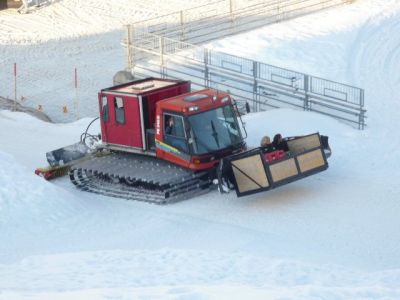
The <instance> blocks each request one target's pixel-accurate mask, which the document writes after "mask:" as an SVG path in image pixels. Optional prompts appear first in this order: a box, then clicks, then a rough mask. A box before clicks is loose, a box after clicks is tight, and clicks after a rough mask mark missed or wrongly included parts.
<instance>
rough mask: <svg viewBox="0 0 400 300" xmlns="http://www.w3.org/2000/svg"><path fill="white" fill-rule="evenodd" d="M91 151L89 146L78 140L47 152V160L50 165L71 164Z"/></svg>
mask: <svg viewBox="0 0 400 300" xmlns="http://www.w3.org/2000/svg"><path fill="white" fill-rule="evenodd" d="M88 153H89V147H88V146H86V144H85V143H83V142H78V143H75V144H73V145H69V146H66V147H63V148H60V149H57V150H54V151H50V152H47V153H46V158H47V161H48V162H49V164H50V166H52V167H57V166H63V165H66V164H70V163H71V162H73V161H75V160H78V159H81V158H82V157H84V156H86V155H87V154H88Z"/></svg>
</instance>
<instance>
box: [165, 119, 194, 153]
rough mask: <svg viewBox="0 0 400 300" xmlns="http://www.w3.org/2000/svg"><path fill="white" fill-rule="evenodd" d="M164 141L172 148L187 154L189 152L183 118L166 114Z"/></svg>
mask: <svg viewBox="0 0 400 300" xmlns="http://www.w3.org/2000/svg"><path fill="white" fill-rule="evenodd" d="M164 139H165V142H166V143H167V144H169V145H171V146H172V147H175V148H176V149H178V150H181V151H183V152H186V153H188V152H189V147H188V144H187V141H186V135H185V127H184V124H183V118H182V117H181V116H176V115H171V114H164Z"/></svg>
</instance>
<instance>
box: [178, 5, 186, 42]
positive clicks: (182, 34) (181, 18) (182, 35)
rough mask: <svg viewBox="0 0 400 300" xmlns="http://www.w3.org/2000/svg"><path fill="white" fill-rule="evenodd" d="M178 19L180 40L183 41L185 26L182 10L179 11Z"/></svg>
mask: <svg viewBox="0 0 400 300" xmlns="http://www.w3.org/2000/svg"><path fill="white" fill-rule="evenodd" d="M179 21H180V23H181V41H182V42H183V41H185V27H184V26H183V23H184V19H183V10H181V11H180V12H179Z"/></svg>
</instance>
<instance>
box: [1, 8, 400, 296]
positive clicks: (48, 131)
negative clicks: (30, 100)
mask: <svg viewBox="0 0 400 300" xmlns="http://www.w3.org/2000/svg"><path fill="white" fill-rule="evenodd" d="M114 2H115V7H116V8H115V9H114V5H113V6H110V3H114ZM85 3H87V2H85ZM119 3H122V2H119V1H108V2H107V4H106V2H105V3H102V2H96V5H97V6H99V7H100V8H102V9H103V11H107V12H108V13H109V14H110V15H113V16H116V15H119V14H121V18H123V17H124V16H126V15H127V14H126V10H124V9H121V8H120V7H121V6H119ZM181 3H183V1H182V2H180V1H178V0H175V1H173V2H170V5H166V4H164V6H168V8H169V9H172V8H173V7H175V8H176V7H178V6H179V5H181ZM185 3H187V4H186V5H189V1H186V2H185ZM191 4H192V5H193V2H191ZM77 5H78V7H79V5H81V6H83V5H86V4H83V1H82V2H81V1H72V0H71V1H59V2H57V3H56V4H54V5H52V6H48V7H44V8H42V9H41V10H38V11H36V12H32V13H31V14H28V15H13V17H14V18H13V19H12V18H9V14H11V12H0V28H1V30H2V32H3V30H4V29H3V28H4V27H2V26H4V24H7V26H9V27H11V28H14V29H10V30H9V31H8V32H7V35H6V36H5V35H3V34H2V35H1V36H2V39H3V40H2V46H1V47H0V49H1V51H3V50H4V49H6V50H5V51H7V52H3V53H6V55H5V56H4V58H3V59H5V60H7V59H8V58H10V57H11V55H12V56H15V57H17V58H18V59H20V60H26V61H27V62H29V64H30V66H35V67H34V69H35V68H36V69H37V70H38V71H40V70H41V68H43V69H46V70H48V69H51V68H54V67H55V66H57V63H58V58H59V56H60V55H61V56H64V55H65V48H63V46H65V45H69V41H64V40H63V39H61V36H62V34H63V32H65V34H66V35H69V34H71V35H74V36H75V37H81V38H82V40H83V41H84V42H83V43H84V45H87V46H89V45H91V44H96V41H98V40H99V38H100V39H104V40H108V41H109V43H110V44H111V43H112V42H113V41H116V40H118V39H117V37H115V36H114V35H113V34H109V33H108V30H110V28H111V27H113V28H116V27H118V26H119V24H109V25H108V26H109V27H107V26H106V25H104V26H103V28H101V29H100V28H97V29H95V28H94V26H93V28H91V27H90V26H86V25H87V24H86V25H85V24H84V23H80V21H79V18H81V17H82V20H88V19H89V17H90V14H91V13H92V12H87V13H88V16H87V18H85V17H84V14H85V10H76V9H75V7H76V6H77ZM126 5H131V4H126ZM141 5H142V6H138V7H142V8H143V10H145V8H144V7H145V4H143V3H142V4H141ZM130 7H131V9H132V11H134V9H135V8H134V5H133V4H132V6H130ZM146 7H147V6H146ZM147 9H148V10H149V11H151V9H150V8H148V7H147ZM138 11H140V9H138ZM54 12H57V14H55V13H54ZM74 14H77V15H79V17H77V18H73V17H72V16H73V15H74ZM138 14H139V15H140V14H141V13H140V12H138ZM49 15H52V16H53V19H54V22H55V23H57V22H60V23H62V22H63V23H65V25H67V24H68V25H69V26H66V27H67V28H68V29H65V30H62V29H61V28H58V30H54V31H51V30H49V31H51V32H47V33H46V34H45V33H43V36H42V35H41V30H40V28H38V26H39V25H37V24H38V23H37V22H39V23H41V24H42V21H37V20H40V18H43V19H42V20H45V19H47V18H48V16H49ZM68 15H69V16H70V17H71V22H73V23H68V18H67V17H66V16H68ZM133 15H135V14H133ZM399 17H400V3H397V1H391V0H388V1H384V2H383V1H372V0H358V1H356V2H355V3H354V4H352V5H349V6H344V7H340V8H337V9H334V10H330V11H326V12H322V13H319V14H315V15H312V16H306V17H303V18H299V19H295V20H292V21H289V22H284V23H281V24H275V25H272V26H268V27H265V28H261V29H259V30H256V31H253V32H249V33H246V34H243V35H239V36H235V37H229V38H227V39H224V40H220V41H217V42H215V43H213V44H212V46H213V47H216V48H218V49H220V50H223V51H225V52H231V53H234V54H237V55H243V56H249V57H252V58H254V57H257V59H258V60H262V61H266V62H268V63H271V64H277V65H279V66H282V67H289V68H291V69H295V70H299V71H301V72H305V73H310V74H312V75H316V76H322V77H325V78H331V79H333V80H337V81H341V82H348V83H349V84H354V85H358V86H360V87H362V88H364V89H365V93H366V106H367V109H368V112H367V114H368V119H367V123H368V127H367V129H366V130H365V131H358V130H356V129H353V128H351V127H350V126H348V125H346V124H343V123H341V122H338V121H336V120H334V119H331V118H329V117H325V116H321V115H317V114H315V113H310V112H301V111H293V110H288V109H281V110H271V111H268V112H263V113H258V114H249V115H247V116H246V117H245V119H244V121H245V123H246V128H247V131H248V133H249V137H248V140H247V142H248V144H249V145H258V143H259V141H260V139H261V137H262V136H263V135H265V134H269V135H273V134H275V133H277V132H280V133H282V134H283V135H284V136H289V135H298V134H306V133H310V132H315V131H319V132H321V133H322V134H326V135H328V136H329V137H330V144H331V146H332V149H333V155H332V157H331V158H330V160H329V163H330V167H329V169H328V170H327V171H325V172H322V173H320V174H318V175H315V176H312V177H310V178H307V179H304V180H301V181H298V182H295V183H292V184H290V185H288V186H285V187H282V188H279V189H277V190H273V191H270V192H268V193H263V194H257V195H253V196H248V197H244V198H239V199H238V198H236V196H235V195H234V194H233V193H231V194H228V195H220V194H218V193H217V192H216V191H214V192H211V193H209V194H207V195H204V196H201V197H197V198H194V199H191V200H188V201H184V202H180V203H177V204H174V205H170V206H155V205H149V204H146V203H140V202H134V201H123V200H121V199H113V198H108V197H103V196H98V195H94V194H88V193H83V192H80V191H78V190H76V189H75V188H74V187H73V186H72V184H70V183H69V180H68V179H67V178H61V179H58V180H56V181H53V182H46V181H44V180H42V179H41V178H38V177H36V176H35V175H33V170H34V168H36V167H38V166H42V165H45V163H46V162H45V156H44V153H45V152H46V151H48V150H52V149H55V148H57V147H60V146H63V145H66V144H70V143H73V142H75V141H76V140H77V139H78V138H79V135H80V133H81V132H82V131H84V130H85V128H86V126H87V124H88V123H89V122H90V120H91V119H89V118H83V119H80V120H79V121H76V122H73V123H66V124H49V123H45V122H42V121H40V120H37V119H34V118H33V117H31V116H29V115H26V114H23V113H13V112H9V111H0V126H1V130H0V140H1V141H2V142H1V143H0V165H1V168H0V182H1V183H2V184H1V185H0V216H1V218H0V299H2V300H3V299H7V300H8V299H72V298H73V299H335V300H336V299H399V298H400V288H399V287H400V232H399V230H398V229H399V228H400V220H399V217H398V216H399V213H400V202H399V200H400V185H399V184H398V182H399V181H398V178H399V176H400V165H399V164H400V154H399V151H398V149H399V147H400V138H399V135H398V134H397V133H396V129H397V124H398V120H397V119H398V111H399V110H398V108H399V105H400V104H399V103H400V101H399V100H400V99H399V97H400V96H398V95H397V94H396V91H397V90H398V89H399V87H400V75H399V72H398V70H399V69H400V60H399V58H400V47H399V45H400V36H399V35H398V32H400V22H399V19H400V18H399ZM110 19H112V18H110ZM20 22H23V24H25V25H26V27H31V28H32V31H28V33H22V34H25V35H28V36H29V38H30V39H31V41H29V42H27V44H30V43H34V42H40V44H39V47H40V49H41V52H40V54H41V56H42V58H40V56H39V55H38V56H37V59H38V61H36V59H34V60H32V59H30V53H31V52H30V51H28V52H25V50H24V49H29V47H28V48H24V46H20V44H21V43H22V44H23V41H22V40H21V41H20V40H18V38H17V37H19V36H20V34H16V35H13V32H17V31H16V29H15V27H18V24H20ZM110 22H111V21H110ZM72 24H76V26H72ZM13 26H14V27H13ZM95 30H97V32H95V35H93V36H92V34H93V33H94V32H93V31H95ZM102 30H104V34H103V33H102V32H101V31H102ZM51 35H52V36H51ZM116 43H118V42H116ZM47 46H48V48H47ZM76 47H79V44H76ZM70 49H75V50H76V49H77V48H70ZM115 49H117V47H116V46H115ZM115 51H116V50H115ZM63 53H64V54H63ZM103 54H104V53H102V52H101V51H100V52H99V53H97V52H93V53H92V55H91V56H90V60H89V61H88V62H87V63H88V64H89V65H90V67H88V68H90V69H91V70H94V69H96V68H97V69H100V68H101V67H102V65H104V57H103V56H102V55H103ZM8 55H10V56H8ZM65 57H70V58H71V59H73V60H84V59H86V58H87V57H88V56H87V55H86V53H85V52H79V51H71V52H68V54H67V55H65ZM35 58H36V57H35ZM117 58H118V57H117ZM117 58H116V59H117ZM120 58H121V60H122V59H123V55H122V54H121V56H120ZM35 61H36V62H35ZM111 63H112V64H123V61H120V62H111ZM30 68H31V67H30ZM49 76H50V75H49ZM110 81H111V79H110V78H108V77H107V74H105V73H99V78H96V79H93V81H92V86H93V89H94V88H97V89H100V88H103V87H104V86H102V84H103V83H104V82H110ZM30 84H31V85H32V86H31V88H33V87H35V90H37V93H43V92H44V91H45V92H46V93H48V94H50V95H52V96H53V95H58V93H60V94H62V93H63V92H64V90H65V89H67V87H65V86H62V85H48V86H46V87H43V86H42V85H41V84H40V78H38V81H36V82H35V81H33V82H31V83H30ZM3 85H4V83H3ZM106 86H107V85H106ZM88 97H89V95H88ZM54 99H57V97H54ZM48 101H50V100H48ZM52 101H54V100H52ZM93 103H94V104H93ZM92 105H95V101H93V102H92ZM96 109H97V108H95V109H94V112H95V111H96ZM92 130H93V133H97V132H98V130H99V126H98V124H96V126H95V127H94V128H93V129H92Z"/></svg>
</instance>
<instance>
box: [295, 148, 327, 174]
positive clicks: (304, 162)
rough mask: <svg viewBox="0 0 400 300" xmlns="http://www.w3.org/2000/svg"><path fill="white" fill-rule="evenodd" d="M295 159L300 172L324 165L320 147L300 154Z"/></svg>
mask: <svg viewBox="0 0 400 300" xmlns="http://www.w3.org/2000/svg"><path fill="white" fill-rule="evenodd" d="M297 161H298V163H299V167H300V171H301V172H302V173H303V172H307V171H310V170H313V169H316V168H319V167H322V166H323V165H325V160H324V157H323V155H322V150H321V149H316V150H314V151H311V152H308V153H304V154H301V155H299V156H298V157H297Z"/></svg>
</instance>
